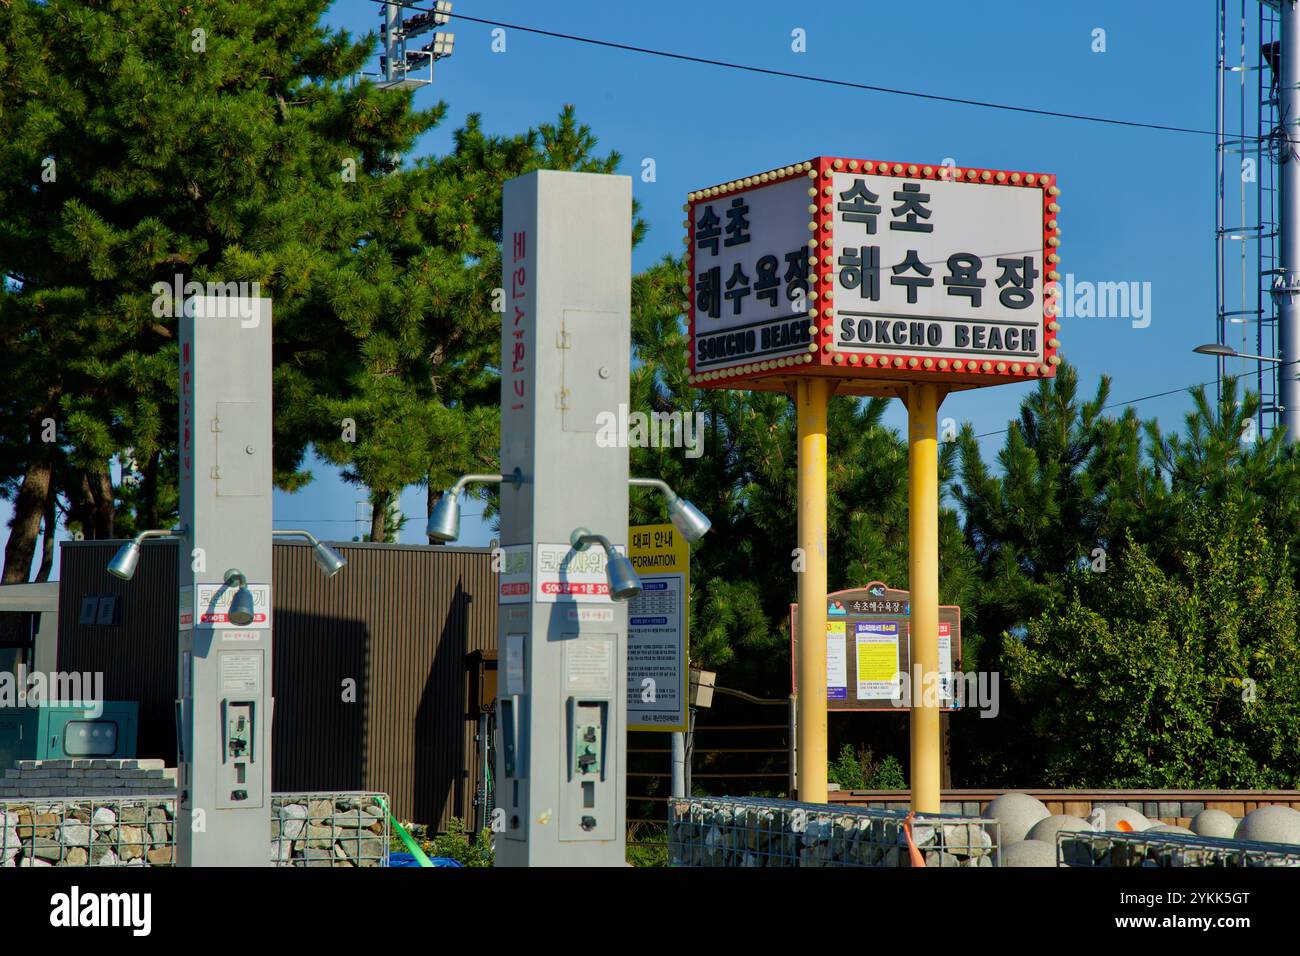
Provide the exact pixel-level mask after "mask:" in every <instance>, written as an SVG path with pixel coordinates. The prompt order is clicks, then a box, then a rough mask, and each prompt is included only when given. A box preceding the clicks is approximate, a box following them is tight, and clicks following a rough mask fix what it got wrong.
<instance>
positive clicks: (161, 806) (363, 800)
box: [0, 778, 390, 867]
mask: <svg viewBox="0 0 1300 956" xmlns="http://www.w3.org/2000/svg"><path fill="white" fill-rule="evenodd" d="M38 779H39V778H38ZM175 807H176V802H175V799H174V798H171V797H166V796H157V797H125V796H123V797H117V796H101V797H98V798H86V799H81V798H78V797H70V798H68V799H65V800H47V799H36V800H21V799H19V800H14V799H0V867H22V866H29V867H30V866H169V865H171V864H173V863H174V861H175V855H174V854H175V844H176V839H175V835H176V828H175ZM389 836H390V834H389V828H388V821H387V816H386V815H385V813H384V811H383V809H382V807H381V806H380V805H379V795H377V794H371V793H341V794H328V793H327V794H280V795H274V796H272V798H271V830H270V833H269V841H268V858H269V861H270V862H271V864H272V865H274V866H338V867H352V866H366V867H372V866H387V865H388V841H389Z"/></svg>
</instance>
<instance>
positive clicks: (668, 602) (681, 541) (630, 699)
mask: <svg viewBox="0 0 1300 956" xmlns="http://www.w3.org/2000/svg"><path fill="white" fill-rule="evenodd" d="M627 554H628V559H629V560H630V561H631V562H632V567H633V568H634V569H636V573H637V576H638V577H639V578H640V579H641V593H640V594H638V595H637V596H636V597H634V598H632V599H631V600H630V601H628V602H627V603H628V607H627V729H628V730H678V731H684V730H686V716H687V715H686V702H687V692H688V688H687V682H688V681H689V680H690V666H689V658H688V652H689V634H690V630H689V622H690V610H691V601H690V593H691V590H690V582H691V577H690V561H691V549H690V545H689V544H688V543H687V541H686V539H685V538H683V537H682V535H681V532H679V531H678V530H677V529H676V528H674V527H673V526H672V525H670V524H651V525H637V526H635V527H632V528H629V529H628V549H627Z"/></svg>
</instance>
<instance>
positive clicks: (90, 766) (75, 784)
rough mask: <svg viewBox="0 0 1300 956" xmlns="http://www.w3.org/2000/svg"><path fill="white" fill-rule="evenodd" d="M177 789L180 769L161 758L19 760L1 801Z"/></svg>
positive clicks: (1, 783)
mask: <svg viewBox="0 0 1300 956" xmlns="http://www.w3.org/2000/svg"><path fill="white" fill-rule="evenodd" d="M175 791H176V768H175V767H170V768H169V767H165V766H164V765H163V762H162V761H161V760H136V759H121V758H112V759H100V758H90V757H76V758H61V759H58V760H19V761H18V762H17V763H16V764H14V766H13V767H11V768H9V769H8V770H6V771H5V772H4V779H3V780H0V800H12V799H15V798H17V799H30V798H33V797H57V798H62V797H103V796H107V795H109V794H113V795H119V794H120V795H122V796H125V797H132V796H141V795H144V794H163V793H166V794H170V793H175Z"/></svg>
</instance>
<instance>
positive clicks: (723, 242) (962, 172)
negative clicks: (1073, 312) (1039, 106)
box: [685, 157, 1060, 395]
mask: <svg viewBox="0 0 1300 956" xmlns="http://www.w3.org/2000/svg"><path fill="white" fill-rule="evenodd" d="M1059 192H1060V190H1059V189H1058V187H1057V185H1056V178H1055V177H1054V176H1051V175H1049V174H1045V173H1027V172H1012V171H1009V170H998V169H980V168H975V169H967V168H963V167H955V166H951V165H949V166H944V165H917V164H912V163H900V162H892V161H882V160H860V159H841V158H834V157H819V158H817V159H813V160H809V161H807V162H802V163H796V164H795V165H792V166H785V167H782V168H780V169H775V170H771V171H769V172H766V173H760V174H759V175H756V176H747V177H745V178H744V179H739V180H735V181H733V182H729V183H723V184H721V185H718V186H712V187H710V188H708V189H701V190H698V191H696V192H693V193H691V194H690V195H689V196H688V197H687V198H688V200H689V201H688V203H687V205H686V207H685V208H686V211H687V213H688V216H689V218H688V219H687V221H686V224H685V225H686V227H687V229H688V233H687V236H686V243H687V255H686V261H687V268H688V271H687V276H688V282H689V286H688V288H687V293H688V300H689V302H688V306H687V310H686V311H687V314H688V319H689V323H690V338H691V381H692V383H693V384H695V385H697V386H700V387H704V388H752V389H770V390H785V389H787V388H788V387H789V385H790V380H791V379H792V378H793V377H795V376H800V375H814V376H822V377H827V376H829V377H835V378H842V379H845V380H846V381H844V382H842V383H841V389H840V390H841V391H843V392H846V393H851V394H885V395H890V394H895V393H896V392H897V390H898V388H899V387H900V386H903V385H906V384H907V383H909V382H916V381H932V382H939V383H943V384H945V385H947V386H948V387H949V388H953V389H960V388H973V387H977V386H982V385H997V384H1000V383H1003V382H1008V381H1017V380H1023V379H1035V378H1045V377H1051V376H1052V375H1054V374H1055V369H1056V366H1057V365H1058V364H1060V358H1059V357H1058V356H1057V348H1058V341H1057V332H1058V331H1059V329H1060V325H1059V323H1058V321H1057V314H1058V312H1059V305H1058V301H1057V298H1056V296H1057V292H1058V286H1057V282H1058V280H1059V278H1060V275H1059V263H1060V253H1059V246H1060V228H1059V226H1058V225H1057V213H1058V212H1059V210H1060V207H1059V205H1058V202H1057V197H1058V195H1059Z"/></svg>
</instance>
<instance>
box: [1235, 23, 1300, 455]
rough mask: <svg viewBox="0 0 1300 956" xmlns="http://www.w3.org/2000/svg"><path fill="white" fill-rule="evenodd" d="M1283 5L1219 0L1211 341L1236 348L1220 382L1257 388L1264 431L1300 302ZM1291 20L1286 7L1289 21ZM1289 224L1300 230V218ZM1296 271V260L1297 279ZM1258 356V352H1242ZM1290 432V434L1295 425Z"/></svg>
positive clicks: (1279, 401)
mask: <svg viewBox="0 0 1300 956" xmlns="http://www.w3.org/2000/svg"><path fill="white" fill-rule="evenodd" d="M1280 3H1284V4H1287V5H1288V6H1291V5H1292V0H1219V10H1218V33H1217V53H1218V70H1217V77H1216V80H1217V82H1216V86H1215V93H1216V104H1215V105H1216V110H1215V112H1216V116H1217V123H1216V133H1217V135H1216V140H1215V142H1216V178H1217V190H1216V197H1215V242H1216V245H1217V254H1216V265H1217V268H1216V275H1215V286H1216V292H1217V301H1218V308H1217V322H1216V330H1215V335H1216V338H1215V340H1216V341H1217V342H1218V343H1219V344H1220V345H1224V346H1227V348H1228V349H1231V350H1232V351H1233V352H1234V353H1237V354H1236V355H1233V356H1229V357H1220V358H1219V359H1218V360H1217V363H1218V378H1219V382H1220V388H1221V387H1222V379H1223V378H1224V376H1227V375H1234V376H1237V377H1238V378H1239V379H1240V380H1241V381H1242V382H1243V383H1244V384H1245V385H1246V386H1247V387H1248V388H1251V389H1252V390H1254V391H1256V392H1258V393H1259V396H1260V411H1259V416H1258V426H1259V430H1260V433H1261V434H1264V433H1267V432H1269V431H1271V430H1272V429H1273V428H1274V427H1276V426H1277V425H1279V424H1285V422H1284V418H1285V411H1284V408H1283V406H1284V405H1285V404H1286V402H1285V401H1284V395H1283V392H1285V390H1286V387H1287V385H1286V383H1285V382H1283V381H1282V379H1283V378H1284V377H1286V376H1287V375H1288V373H1289V375H1290V377H1291V379H1292V380H1294V377H1295V373H1296V369H1297V366H1296V365H1290V366H1287V367H1283V368H1281V369H1279V362H1281V361H1283V358H1282V353H1283V352H1284V351H1285V350H1286V345H1287V343H1286V342H1284V341H1283V340H1284V339H1285V337H1286V335H1285V330H1284V329H1283V328H1282V324H1283V323H1282V322H1281V321H1280V316H1281V317H1283V318H1287V319H1290V318H1291V316H1292V315H1293V313H1294V309H1295V308H1296V306H1295V305H1294V304H1292V302H1291V300H1292V299H1293V298H1294V296H1293V295H1290V294H1288V292H1287V289H1288V288H1289V287H1290V283H1289V282H1288V281H1287V280H1288V275H1287V271H1286V270H1284V269H1283V268H1282V264H1283V256H1284V254H1286V253H1289V250H1287V249H1284V245H1285V244H1284V242H1283V236H1282V233H1283V229H1282V228H1281V225H1282V223H1283V219H1284V217H1283V216H1282V208H1283V205H1282V204H1283V196H1284V189H1283V186H1284V182H1283V181H1284V179H1290V177H1291V176H1292V175H1294V172H1293V171H1294V169H1295V167H1296V166H1297V165H1300V159H1297V158H1296V157H1295V155H1294V147H1292V153H1293V155H1292V156H1291V157H1290V158H1291V160H1292V162H1291V164H1290V165H1291V169H1284V165H1285V164H1284V163H1283V162H1282V160H1283V159H1284V158H1287V157H1286V150H1285V146H1284V144H1287V143H1290V142H1293V141H1294V138H1295V137H1294V128H1295V124H1296V123H1297V120H1298V119H1300V117H1297V116H1296V115H1294V114H1293V115H1291V116H1290V117H1289V124H1284V123H1283V120H1282V115H1283V114H1282V112H1281V110H1280V108H1279V84H1278V79H1277V77H1278V75H1279V73H1280V72H1281V59H1282V57H1281V53H1282V48H1283V43H1282V30H1283V19H1284V15H1283V11H1282V9H1281V8H1280V6H1279V4H1280ZM1294 18H1295V15H1294V13H1293V12H1292V11H1290V10H1288V11H1287V12H1286V17H1285V19H1287V20H1292V19H1294ZM1287 125H1289V126H1290V127H1291V130H1292V133H1291V135H1288V134H1287V130H1286V126H1287ZM1293 191H1294V190H1293ZM1293 223H1294V225H1293V228H1294V229H1300V220H1293ZM1297 239H1298V240H1300V236H1297ZM1295 269H1296V265H1295V263H1292V264H1291V269H1290V272H1291V276H1292V277H1294V273H1295ZM1293 321H1294V320H1293ZM1291 349H1292V350H1293V351H1294V345H1292V346H1291ZM1252 355H1253V356H1257V357H1252V358H1246V357H1241V356H1252ZM1294 357H1300V356H1294ZM1295 405H1296V408H1295V409H1294V411H1293V414H1298V413H1300V401H1297V402H1296V403H1295ZM1291 434H1292V436H1293V438H1294V436H1295V434H1296V430H1295V429H1291Z"/></svg>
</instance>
